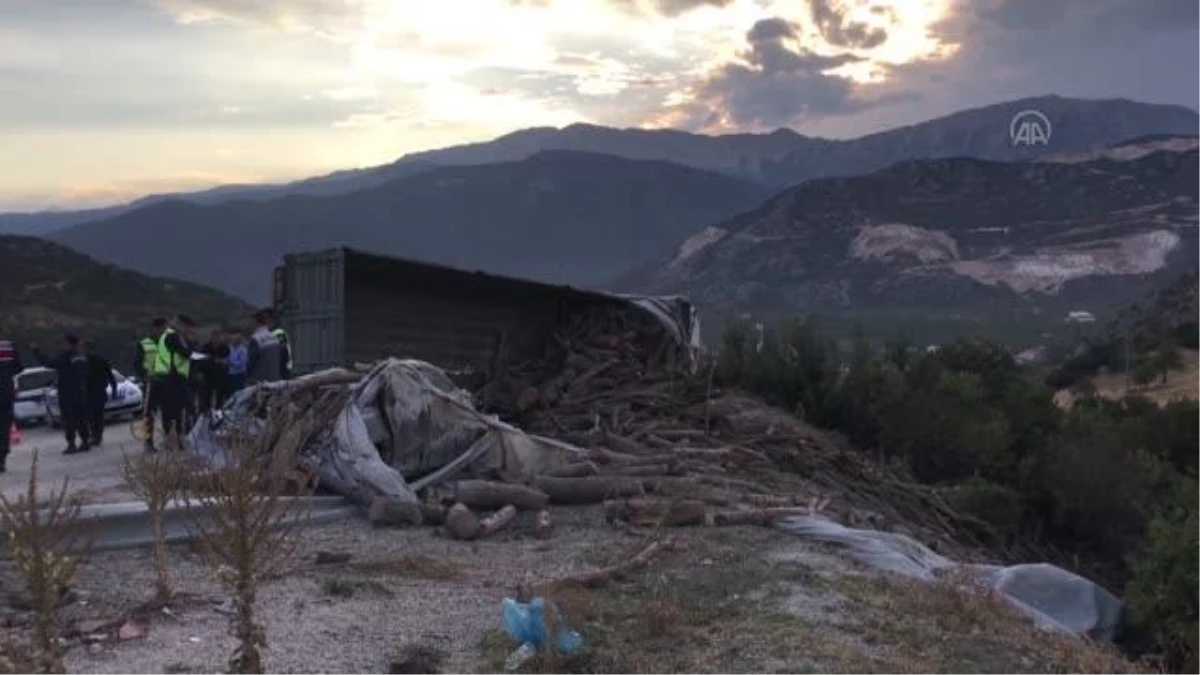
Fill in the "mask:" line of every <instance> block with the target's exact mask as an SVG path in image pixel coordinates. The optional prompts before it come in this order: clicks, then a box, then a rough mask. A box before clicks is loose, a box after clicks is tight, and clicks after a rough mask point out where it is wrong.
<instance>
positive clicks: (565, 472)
mask: <svg viewBox="0 0 1200 675" xmlns="http://www.w3.org/2000/svg"><path fill="white" fill-rule="evenodd" d="M598 473H600V469H599V468H597V467H596V465H595V464H593V463H592V462H573V463H571V464H568V465H566V466H564V467H562V468H559V469H554V470H553V471H547V472H546V475H547V476H551V477H553V478H583V477H584V476H595V475H596V474H598Z"/></svg>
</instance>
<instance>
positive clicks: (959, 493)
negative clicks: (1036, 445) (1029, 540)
mask: <svg viewBox="0 0 1200 675" xmlns="http://www.w3.org/2000/svg"><path fill="white" fill-rule="evenodd" d="M946 496H947V498H948V501H949V502H950V505H951V506H953V507H954V508H955V509H956V510H957V511H960V512H961V513H964V514H967V515H970V516H974V517H975V518H978V519H980V520H982V521H983V522H985V523H987V524H989V525H991V526H992V527H993V528H995V530H996V534H997V535H998V536H999V537H1000V539H1001V541H1003V542H1005V543H1007V542H1010V541H1012V540H1014V539H1016V538H1017V535H1018V534H1020V530H1021V511H1022V504H1021V494H1020V493H1019V492H1017V491H1016V490H1013V489H1011V488H1007V487H1005V486H1003V485H998V484H996V483H992V482H989V481H987V480H984V479H982V478H979V477H975V478H972V479H970V480H968V481H967V482H965V483H963V484H962V485H958V486H955V487H954V488H952V489H951V490H949V491H948V493H947V495H946Z"/></svg>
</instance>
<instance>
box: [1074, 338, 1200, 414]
mask: <svg viewBox="0 0 1200 675" xmlns="http://www.w3.org/2000/svg"><path fill="white" fill-rule="evenodd" d="M1126 382H1127V380H1126V377H1125V374H1124V373H1107V374H1104V375H1098V376H1096V377H1094V378H1092V384H1094V385H1096V393H1097V394H1099V395H1100V396H1103V397H1104V398H1107V399H1110V400H1114V401H1117V400H1120V399H1122V398H1124V397H1125V395H1126V394H1134V395H1137V396H1142V397H1144V398H1148V399H1150V400H1151V401H1154V402H1155V403H1157V404H1158V405H1160V406H1161V405H1165V404H1167V403H1170V402H1171V401H1174V400H1177V399H1192V400H1200V352H1196V351H1194V350H1184V352H1183V368H1181V369H1179V370H1175V371H1172V372H1171V374H1170V376H1169V377H1168V378H1167V383H1166V384H1161V383H1160V382H1159V380H1158V379H1157V378H1156V379H1155V380H1154V382H1151V383H1150V384H1147V385H1145V386H1138V385H1136V384H1131V385H1129V386H1127V385H1126ZM1054 400H1055V402H1057V403H1058V404H1059V405H1062V406H1069V405H1070V404H1071V402H1072V401H1073V400H1074V396H1073V395H1072V393H1071V392H1070V390H1068V389H1063V390H1061V391H1059V392H1058V393H1056V394H1055V395H1054Z"/></svg>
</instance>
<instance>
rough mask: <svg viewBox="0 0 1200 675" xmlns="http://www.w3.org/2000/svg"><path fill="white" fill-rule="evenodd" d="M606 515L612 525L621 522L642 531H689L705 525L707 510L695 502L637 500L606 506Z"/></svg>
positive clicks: (701, 503) (687, 500)
mask: <svg viewBox="0 0 1200 675" xmlns="http://www.w3.org/2000/svg"><path fill="white" fill-rule="evenodd" d="M604 515H605V518H606V519H607V520H608V521H609V522H615V521H618V520H620V521H625V522H627V523H629V524H630V525H637V526H640V527H687V526H692V525H703V524H705V522H706V515H707V510H706V509H705V506H704V502H701V501H698V500H694V499H683V500H669V499H646V498H640V497H635V498H632V499H623V500H609V501H606V502H604Z"/></svg>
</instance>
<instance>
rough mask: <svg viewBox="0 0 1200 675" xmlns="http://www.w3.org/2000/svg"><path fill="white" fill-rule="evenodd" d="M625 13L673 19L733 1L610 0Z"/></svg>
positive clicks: (722, 5) (729, 3)
mask: <svg viewBox="0 0 1200 675" xmlns="http://www.w3.org/2000/svg"><path fill="white" fill-rule="evenodd" d="M611 2H612V3H613V5H614V6H616V7H617V8H618V9H620V10H622V11H625V12H633V13H655V14H659V15H661V16H667V17H675V16H679V15H681V14H686V13H688V12H690V11H692V10H694V9H699V8H701V7H718V8H720V7H728V6H729V5H731V4H733V2H734V0H611Z"/></svg>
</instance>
